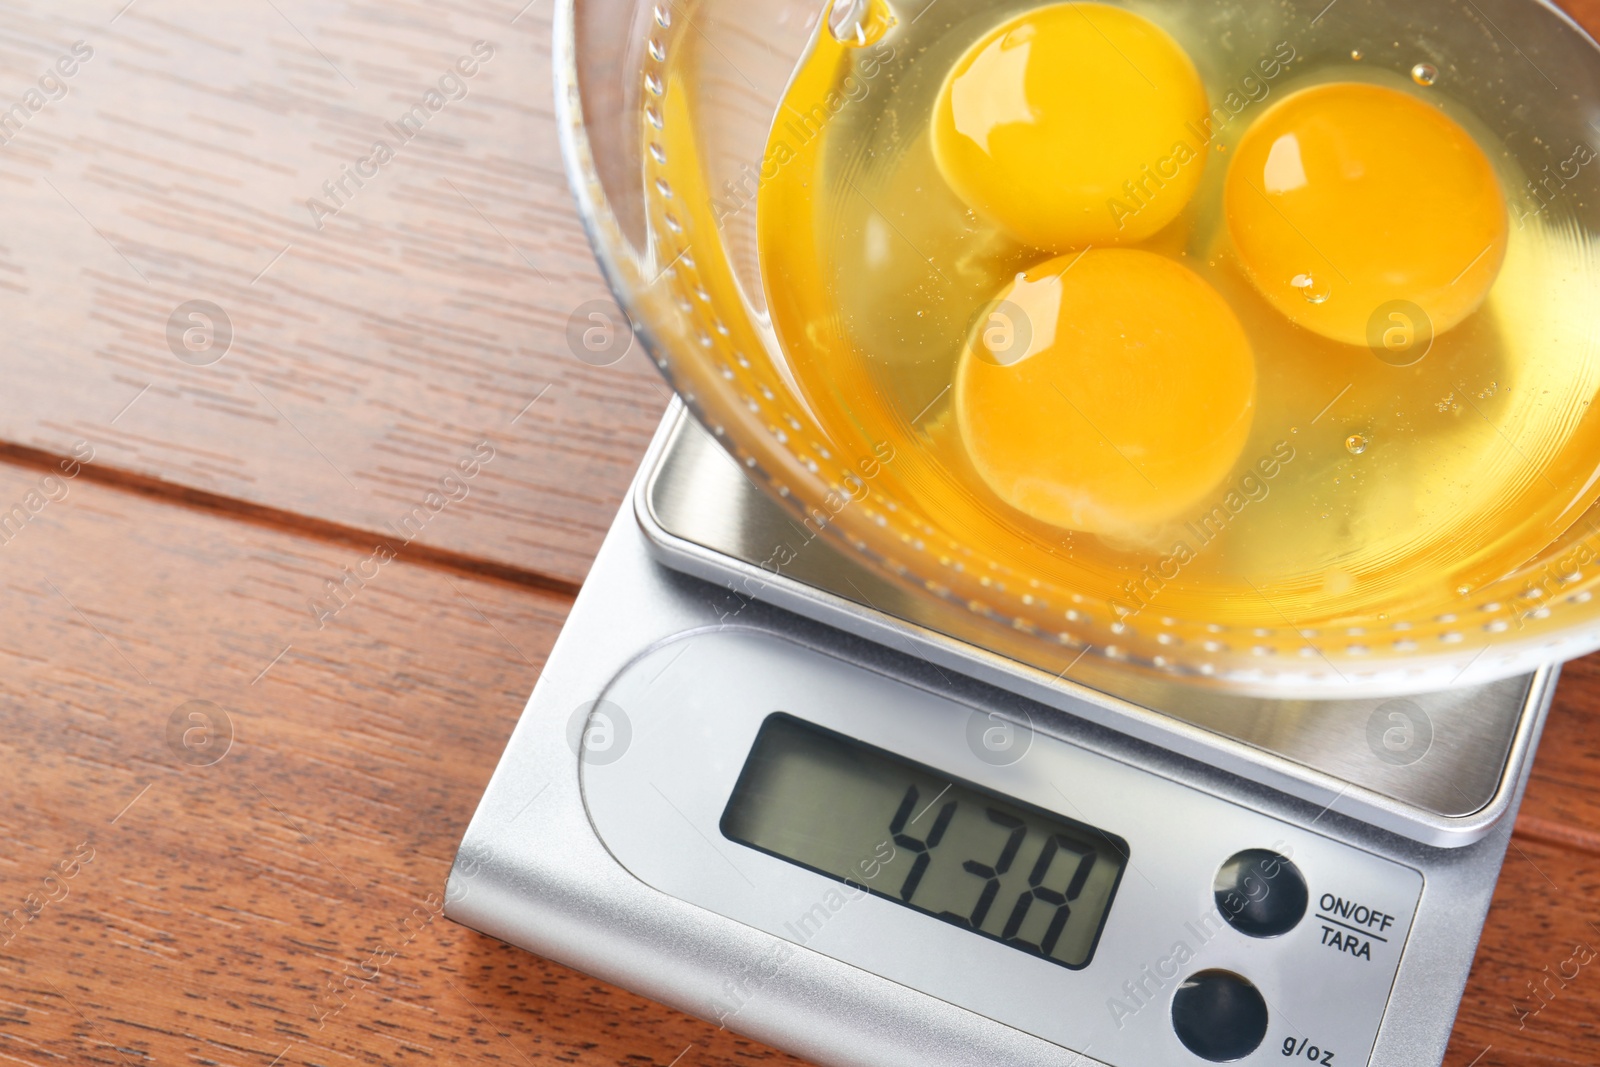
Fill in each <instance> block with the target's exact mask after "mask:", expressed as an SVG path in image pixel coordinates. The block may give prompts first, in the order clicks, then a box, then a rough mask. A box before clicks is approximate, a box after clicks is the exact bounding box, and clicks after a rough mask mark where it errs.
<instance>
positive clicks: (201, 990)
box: [0, 465, 786, 1067]
mask: <svg viewBox="0 0 1600 1067" xmlns="http://www.w3.org/2000/svg"><path fill="white" fill-rule="evenodd" d="M47 473H48V472H46V471H43V470H39V469H30V468H21V467H16V466H8V465H0V505H3V506H4V507H3V510H9V508H10V506H11V505H12V504H13V503H20V504H22V505H23V506H24V507H25V508H26V507H27V506H28V503H29V502H30V501H31V502H33V503H36V504H40V509H39V510H38V512H37V514H33V515H32V517H31V518H30V520H29V521H27V522H26V523H24V524H22V525H21V526H20V528H19V527H13V528H11V529H10V530H9V531H8V532H7V533H6V537H5V540H4V542H3V543H0V563H3V571H0V574H3V578H0V581H3V583H4V597H5V599H4V603H5V605H6V610H5V611H4V612H3V613H0V694H3V700H0V768H4V772H5V773H4V774H3V775H0V841H4V842H5V844H4V846H3V847H0V1062H4V1063H7V1064H13V1063H18V1064H30V1065H39V1067H48V1065H50V1064H59V1063H99V1064H112V1065H116V1064H139V1063H148V1062H156V1063H185V1062H198V1063H213V1064H225V1065H240V1067H267V1065H269V1064H277V1065H279V1067H290V1065H298V1064H339V1063H356V1064H360V1063H370V1064H379V1063H392V1062H404V1061H410V1062H417V1061H432V1062H441V1063H444V1062H448V1063H455V1062H464V1061H470V1062H490V1063H506V1064H518V1065H521V1064H529V1063H555V1062H560V1063H576V1064H589V1065H595V1067H598V1065H602V1064H604V1065H612V1064H616V1063H620V1062H625V1061H626V1062H640V1063H656V1064H667V1063H670V1062H672V1061H673V1059H674V1057H677V1056H679V1055H680V1054H684V1053H689V1055H685V1056H684V1058H683V1059H682V1060H681V1061H679V1062H680V1063H682V1064H684V1065H694V1067H700V1065H706V1064H712V1065H732V1064H734V1063H747V1062H751V1061H755V1062H775V1063H781V1062H785V1060H786V1057H782V1056H779V1055H777V1054H775V1053H772V1052H770V1051H768V1050H765V1049H763V1048H761V1047H760V1046H758V1045H755V1044H753V1043H750V1042H747V1041H744V1040H743V1039H740V1038H738V1037H735V1036H734V1035H731V1034H729V1033H726V1032H719V1031H718V1030H717V1029H716V1028H715V1026H714V1025H712V1024H709V1023H704V1022H700V1021H696V1020H692V1019H689V1018H687V1017H685V1016H682V1015H679V1014H677V1013H675V1012H671V1011H667V1010H665V1009H662V1008H659V1007H657V1006H654V1005H652V1004H650V1003H649V1002H647V1001H645V1000H643V999H641V998H639V997H635V996H632V995H630V994H627V993H624V992H621V991H619V990H616V989H613V988H610V987H607V986H605V985H602V984H601V983H598V982H595V981H592V980H590V979H588V978H586V977H584V976H583V975H580V974H577V973H575V972H572V971H569V970H567V969H565V968H563V967H560V966H557V965H555V964H552V963H549V962H547V961H543V960H540V959H538V958H536V957H534V956H531V955H529V954H527V953H524V952H522V951H520V950H517V949H513V948H511V947H509V946H506V945H503V944H501V943H500V942H498V941H495V940H493V939H492V938H487V937H483V936H481V935H478V934H475V933H473V932H471V931H468V930H466V929H464V928H461V927H458V926H455V925H454V924H452V923H450V922H449V921H448V920H444V919H441V918H438V917H437V910H436V902H437V899H438V894H439V893H441V892H442V889H443V886H444V880H445V876H446V873H447V871H448V867H449V863H450V860H451V858H452V856H453V853H454V849H455V846H456V843H457V841H458V839H459V836H460V834H461V832H462V830H463V829H464V827H465V826H466V822H467V820H468V818H469V817H470V816H471V813H472V810H473V808H474V806H475V805H476V803H477V801H478V797H479V795H480V793H481V791H482V789H483V787H484V785H485V783H486V782H487V781H488V777H489V774H490V773H491V771H492V770H493V768H494V765H495V762H496V760H497V759H498V757H499V753H500V749H501V747H502V745H503V744H504V741H505V738H506V737H507V735H508V734H509V733H510V730H511V727H512V725H513V724H514V722H515V720H516V718H517V716H518V714H519V713H520V711H521V709H522V705H523V703H524V701H525V699H526V697H527V693H528V691H529V689H530V688H531V687H532V684H533V681H534V678H535V676H536V674H537V673H538V670H539V668H540V666H541V665H542V663H543V661H544V657H545V654H546V652H547V650H548V649H549V646H550V643H551V641H552V640H553V639H554V636H555V633H556V631H557V628H558V627H559V625H560V623H561V621H562V619H563V617H564V615H565V612H566V610H567V606H568V601H567V600H566V599H565V598H562V597H557V596H551V595H549V594H546V593H543V592H540V591H537V590H529V589H526V588H522V587H519V586H516V585H512V584H508V583H504V582H497V581H491V580H484V579H482V578H479V577H477V576H474V575H471V574H465V573H461V572H456V571H452V570H451V569H449V568H447V567H443V566H434V565H427V566H425V565H419V564H417V563H413V562H410V561H408V560H407V559H406V558H405V557H403V556H402V557H401V558H399V559H396V560H393V561H390V562H387V563H382V564H373V565H371V566H368V567H367V568H365V569H366V570H367V571H373V570H375V571H376V576H375V577H372V578H371V579H370V580H368V581H366V582H365V584H364V585H362V586H361V587H360V588H356V587H355V586H354V585H352V586H351V587H350V588H351V589H352V590H353V592H352V595H351V596H350V597H349V600H348V603H347V604H346V605H345V606H344V607H343V608H342V609H341V610H339V611H338V612H337V613H336V614H335V615H334V616H333V617H332V618H329V619H326V620H324V621H323V623H324V624H323V625H321V626H320V627H319V623H318V619H317V617H316V616H315V615H314V614H313V613H312V612H311V611H310V610H308V608H307V600H308V599H309V598H312V597H315V596H318V595H319V594H320V593H321V592H323V591H324V590H325V586H324V584H323V583H324V582H326V581H328V580H330V579H332V578H337V577H339V576H341V574H342V572H343V569H344V568H349V569H350V570H352V571H355V572H358V573H359V572H360V571H362V569H363V568H362V563H363V561H364V560H365V559H367V558H368V556H369V554H370V552H371V547H370V546H369V547H367V548H360V547H358V546H355V545H351V544H347V543H342V542H328V541H321V540H315V539H311V538H307V537H303V536H299V535H295V534H290V533H285V532H282V531H277V530H273V529H269V528H265V527H262V526H259V525H251V524H246V523H241V522H238V521H236V520H234V519H233V518H232V517H228V516H218V515H214V514H210V513H207V512H205V511H201V510H196V509H193V508H189V507H182V506H175V505H172V504H168V503H162V502H159V501H156V500H152V499H150V498H148V497H146V496H143V495H141V494H136V493H128V492H123V491H120V490H117V489H113V488H108V487H105V486H101V485H96V484H93V483H90V482H88V481H87V480H85V479H84V478H83V477H82V476H81V475H80V476H79V477H78V478H77V479H73V480H52V481H46V480H45V478H46V476H47ZM30 492H33V493H37V494H38V496H36V497H30V496H29V493H30ZM52 496H55V497H58V498H59V499H51V497H52ZM196 700H200V701H208V702H211V704H212V705H214V706H215V707H217V708H220V709H223V713H225V714H226V716H227V721H228V722H229V723H231V730H232V742H231V747H229V748H228V749H227V750H226V752H225V754H221V753H219V750H218V748H217V747H215V746H216V745H217V742H216V741H215V740H212V741H211V742H210V743H211V745H212V746H213V747H210V748H207V747H206V745H205V743H204V742H206V741H207V738H208V737H209V738H213V739H214V738H216V737H217V736H219V735H218V734H217V733H215V732H213V733H209V734H208V733H207V732H205V731H204V730H203V729H200V728H201V727H203V726H204V725H205V723H206V720H205V719H201V720H195V721H189V720H188V719H187V718H186V717H187V715H188V714H189V713H190V712H192V711H194V710H196V708H197V707H198V708H199V710H201V711H208V712H209V709H207V708H206V706H205V705H198V706H195V705H190V704H189V702H190V701H196ZM186 707H187V708H188V710H187V711H183V712H182V716H180V724H181V726H183V727H184V728H187V729H188V730H190V731H191V732H190V733H189V734H188V736H187V737H185V735H184V733H183V731H182V730H181V729H180V730H179V732H178V733H177V734H176V735H174V733H173V732H172V729H171V727H170V726H169V723H170V721H171V719H172V717H173V716H174V715H175V714H177V713H179V712H180V709H185V708H186ZM209 714H211V715H216V714H217V713H216V712H209ZM218 721H220V720H218ZM196 731H198V732H196ZM219 754H220V759H217V760H216V761H215V762H213V763H210V765H197V764H196V763H195V762H190V761H196V760H198V761H200V762H201V763H204V762H205V761H206V760H210V759H212V758H214V757H216V756H217V755H219ZM528 818H529V824H530V829H531V830H536V828H537V825H538V813H537V811H531V812H529V813H528ZM35 911H36V912H37V915H36V916H31V917H30V912H35Z"/></svg>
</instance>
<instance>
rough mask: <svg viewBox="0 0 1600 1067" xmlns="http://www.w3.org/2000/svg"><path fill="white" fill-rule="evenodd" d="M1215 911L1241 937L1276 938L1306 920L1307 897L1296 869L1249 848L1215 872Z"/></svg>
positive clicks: (1280, 858)
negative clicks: (1218, 912) (1219, 913)
mask: <svg viewBox="0 0 1600 1067" xmlns="http://www.w3.org/2000/svg"><path fill="white" fill-rule="evenodd" d="M1213 889H1214V890H1215V892H1216V897H1217V910H1218V911H1220V912H1222V917H1223V918H1224V919H1226V920H1227V922H1228V925H1229V926H1232V927H1233V928H1234V929H1235V930H1237V931H1239V932H1240V933H1241V934H1246V935H1248V936H1250V937H1279V936H1282V935H1283V934H1286V933H1288V932H1289V931H1290V930H1293V929H1294V928H1295V927H1296V926H1297V925H1299V923H1300V920H1301V919H1303V918H1305V916H1306V908H1307V907H1308V906H1309V905H1310V903H1311V893H1310V891H1309V890H1308V889H1307V888H1306V879H1305V876H1304V875H1302V874H1301V873H1300V868H1298V867H1296V866H1295V865H1294V864H1293V863H1291V862H1289V860H1288V858H1287V857H1285V856H1280V855H1278V854H1277V853H1276V852H1269V851H1267V850H1266V849H1263V848H1253V849H1250V850H1248V851H1246V852H1241V853H1239V854H1238V855H1236V856H1234V857H1233V858H1232V859H1230V860H1229V861H1228V862H1227V863H1224V864H1223V865H1222V869H1221V870H1220V871H1218V872H1217V880H1216V883H1215V884H1214V885H1213Z"/></svg>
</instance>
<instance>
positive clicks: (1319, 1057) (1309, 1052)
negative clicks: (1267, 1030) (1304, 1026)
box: [1283, 1037, 1333, 1067]
mask: <svg viewBox="0 0 1600 1067" xmlns="http://www.w3.org/2000/svg"><path fill="white" fill-rule="evenodd" d="M1283 1054H1284V1055H1285V1056H1289V1057H1293V1058H1295V1059H1299V1058H1301V1057H1304V1058H1305V1059H1308V1060H1310V1061H1311V1062H1312V1063H1321V1064H1326V1065H1327V1067H1333V1053H1332V1052H1330V1051H1328V1050H1327V1049H1325V1048H1318V1047H1317V1046H1316V1045H1313V1044H1311V1043H1309V1042H1308V1041H1307V1040H1306V1039H1305V1038H1303V1037H1302V1038H1301V1039H1300V1040H1299V1041H1296V1040H1295V1039H1294V1038H1292V1037H1286V1038H1284V1039H1283Z"/></svg>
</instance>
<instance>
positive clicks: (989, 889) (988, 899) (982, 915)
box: [944, 808, 1028, 930]
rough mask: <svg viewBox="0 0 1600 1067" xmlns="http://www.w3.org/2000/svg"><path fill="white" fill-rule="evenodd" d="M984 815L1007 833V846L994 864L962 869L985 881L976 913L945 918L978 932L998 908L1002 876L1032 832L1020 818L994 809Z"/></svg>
mask: <svg viewBox="0 0 1600 1067" xmlns="http://www.w3.org/2000/svg"><path fill="white" fill-rule="evenodd" d="M984 813H985V814H986V815H988V816H989V821H990V822H991V823H993V824H994V825H996V826H998V827H1000V828H1001V829H1002V830H1004V831H1005V834H1006V838H1005V843H1004V844H1002V845H1001V846H1000V855H999V856H997V857H996V858H995V861H994V863H992V864H988V863H979V862H978V861H977V860H967V861H966V862H965V863H963V864H962V865H961V869H962V870H964V871H966V872H967V873H968V874H970V875H973V876H975V877H978V878H982V879H983V891H982V892H980V893H979V894H978V902H977V903H976V904H975V905H973V907H972V912H971V913H970V914H968V915H957V914H956V913H955V912H950V911H947V912H945V913H944V917H945V918H949V919H954V920H956V921H957V922H964V923H966V924H967V925H968V926H969V927H971V928H972V929H974V930H976V929H978V928H979V927H981V926H982V925H983V921H984V920H985V919H987V918H988V917H989V909H990V908H992V907H994V898H995V897H997V896H999V895H1000V876H1001V875H1003V874H1005V873H1006V872H1007V871H1009V870H1010V869H1011V864H1012V863H1014V862H1015V861H1016V858H1017V853H1018V852H1019V851H1021V849H1022V839H1023V838H1025V837H1027V836H1028V828H1027V827H1026V826H1025V825H1023V822H1022V820H1021V819H1019V818H1017V817H1016V816H1014V815H1007V814H1006V813H1005V812H1003V811H995V810H994V809H993V808H985V809H984Z"/></svg>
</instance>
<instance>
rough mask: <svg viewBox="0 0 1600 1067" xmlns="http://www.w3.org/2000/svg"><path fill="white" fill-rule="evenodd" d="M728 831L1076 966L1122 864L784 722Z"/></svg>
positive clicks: (1093, 938)
mask: <svg viewBox="0 0 1600 1067" xmlns="http://www.w3.org/2000/svg"><path fill="white" fill-rule="evenodd" d="M722 833H723V835H724V836H725V837H727V838H728V839H729V840H732V841H736V842H738V843H740V844H743V845H747V846H749V847H750V848H754V849H759V850H760V851H762V852H765V853H768V854H769V855H772V856H776V857H778V858H779V859H783V860H787V861H789V862H790V863H795V864H798V865H800V866H802V867H806V868H808V869H810V870H813V871H816V872H818V873H820V874H824V875H828V876H829V877H832V878H835V879H837V880H839V881H842V882H846V883H848V884H849V885H851V886H855V887H858V888H860V889H864V890H866V891H867V892H870V893H872V894H874V895H876V896H880V897H884V898H887V899H889V900H893V901H895V902H897V903H899V904H903V905H905V906H906V907H909V908H913V909H915V910H917V911H920V912H923V913H924V914H926V915H931V916H933V917H934V918H936V919H940V920H943V921H944V922H948V923H952V924H954V925H956V926H960V927H962V928H964V929H967V930H970V931H972V932H973V933H975V934H978V935H980V936H983V937H986V938H989V939H991V940H994V941H999V942H1001V943H1002V944H1005V945H1009V946H1010V947H1012V948H1014V949H1017V950H1018V951H1021V952H1026V953H1028V954H1030V955H1034V956H1039V957H1042V958H1044V959H1047V960H1049V961H1051V962H1052V963H1057V964H1060V965H1061V966H1063V967H1068V968H1072V969H1074V970H1076V969H1079V968H1082V967H1086V966H1088V964H1089V961H1090V960H1091V959H1092V958H1093V956H1094V950H1095V945H1096V943H1097V942H1098V941H1099V939H1100V931H1101V929H1102V928H1103V927H1104V926H1105V921H1106V916H1107V915H1108V914H1109V913H1110V910H1111V903H1112V900H1113V899H1114V898H1115V897H1116V893H1117V886H1118V884H1119V883H1120V882H1121V880H1122V872H1123V870H1124V869H1125V868H1126V866H1127V863H1128V846H1127V843H1126V842H1124V841H1123V840H1122V839H1121V838H1119V837H1117V836H1115V835H1113V834H1109V833H1107V832H1105V831H1103V830H1099V829H1096V828H1095V827H1092V826H1087V825H1085V824H1083V823H1081V822H1077V821H1075V820H1072V819H1066V818H1063V817H1061V816H1060V815H1055V814H1052V813H1049V812H1046V811H1043V810H1042V809H1039V808H1035V807H1032V806H1031V805H1027V804H1023V803H1021V802H1019V801H1017V800H1013V799H1011V798H1009V797H1004V796H1001V795H1000V794H998V793H994V792H992V791H990V790H987V789H983V788H981V787H979V786H976V785H973V784H971V783H968V782H963V781H960V780H958V779H954V778H951V777H950V776H949V775H945V774H941V773H940V772H938V771H936V770H933V769H932V768H930V767H924V766H922V765H920V764H917V763H913V762H911V761H909V760H906V759H902V758H901V757H899V756H896V755H894V754H892V753H890V752H886V751H884V750H882V749H879V748H874V747H872V746H870V745H866V744H863V743H862V742H860V741H856V740H854V739H852V738H848V737H845V736H844V735H842V734H838V733H835V732H833V731H831V730H825V729H823V728H821V727H819V726H815V725H813V724H811V723H807V722H804V721H802V720H800V719H797V718H795V717H793V716H791V715H787V714H784V713H781V712H780V713H777V714H774V715H771V716H769V717H768V718H767V720H766V722H765V723H763V724H762V727H761V732H760V734H759V735H758V736H757V737H756V741H755V745H754V746H753V747H752V749H751V752H750V757H749V759H748V760H747V761H746V763H745V766H744V770H743V771H742V772H741V773H740V775H739V781H738V784H737V785H736V786H735V787H734V790H733V796H732V797H731V798H730V799H729V801H728V806H727V808H726V809H725V810H724V812H723V815H722Z"/></svg>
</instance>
